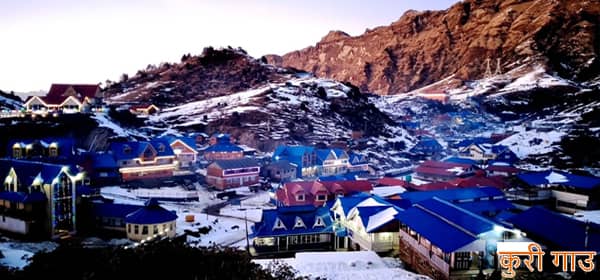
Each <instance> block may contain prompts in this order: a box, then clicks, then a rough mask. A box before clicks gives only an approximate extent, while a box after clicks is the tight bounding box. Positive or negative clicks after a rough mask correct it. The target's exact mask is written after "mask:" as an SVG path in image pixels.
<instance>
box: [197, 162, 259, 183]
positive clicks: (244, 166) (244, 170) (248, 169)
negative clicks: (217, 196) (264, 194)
mask: <svg viewBox="0 0 600 280" xmlns="http://www.w3.org/2000/svg"><path fill="white" fill-rule="evenodd" d="M259 173H260V164H258V162H257V161H256V160H254V159H251V158H241V159H232V160H216V161H214V162H213V163H211V164H209V165H208V167H207V168H206V183H208V185H209V186H212V187H215V188H217V189H220V190H224V189H227V188H236V187H244V186H252V185H257V184H258V183H259V180H258V179H259V178H258V177H259V176H258V175H259Z"/></svg>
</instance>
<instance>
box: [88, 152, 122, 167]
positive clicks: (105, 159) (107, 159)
mask: <svg viewBox="0 0 600 280" xmlns="http://www.w3.org/2000/svg"><path fill="white" fill-rule="evenodd" d="M92 165H93V167H94V168H117V167H118V165H117V162H116V161H115V158H114V157H113V155H112V154H109V153H101V154H100V153H94V154H93V155H92Z"/></svg>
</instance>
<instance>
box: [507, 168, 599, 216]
mask: <svg viewBox="0 0 600 280" xmlns="http://www.w3.org/2000/svg"><path fill="white" fill-rule="evenodd" d="M517 178H518V179H519V180H520V181H521V182H522V183H524V185H525V187H524V188H522V189H518V190H515V191H510V192H508V196H509V197H511V198H512V199H514V200H516V201H517V202H518V203H520V204H533V203H531V202H542V201H546V202H548V203H554V205H550V206H553V207H554V208H556V210H558V211H560V212H565V213H569V214H573V213H575V212H577V211H581V210H598V209H600V202H599V201H600V178H598V177H591V176H581V175H575V174H570V173H566V172H562V171H558V170H548V171H542V172H527V173H521V174H518V175H517ZM535 204H539V203H535Z"/></svg>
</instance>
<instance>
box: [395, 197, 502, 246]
mask: <svg viewBox="0 0 600 280" xmlns="http://www.w3.org/2000/svg"><path fill="white" fill-rule="evenodd" d="M396 218H397V219H398V220H400V221H401V222H402V223H404V224H406V225H408V226H409V227H410V228H411V229H413V230H414V231H416V232H417V233H419V234H421V235H423V236H424V237H425V238H427V240H429V241H431V243H432V244H433V245H435V246H437V247H439V248H440V249H442V251H444V252H446V253H451V252H454V251H456V250H458V249H460V248H461V247H464V246H465V245H468V244H470V243H472V242H473V241H475V240H477V239H478V237H477V236H478V235H479V234H482V233H485V232H488V231H490V230H493V229H494V226H496V225H497V224H495V223H494V222H492V221H490V220H488V219H485V218H483V217H481V216H479V215H476V214H474V213H471V212H469V211H467V210H465V209H462V208H460V207H458V206H456V205H454V204H452V203H449V202H447V201H444V200H442V199H439V198H436V197H434V198H432V199H428V200H424V201H421V202H419V203H418V204H415V205H413V206H412V207H410V208H408V209H406V210H405V211H402V212H399V213H398V214H397V215H396ZM449 236H451V237H452V238H448V237H449Z"/></svg>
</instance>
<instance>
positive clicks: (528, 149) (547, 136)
mask: <svg viewBox="0 0 600 280" xmlns="http://www.w3.org/2000/svg"><path fill="white" fill-rule="evenodd" d="M564 135H565V133H564V132H560V131H549V132H542V131H537V130H529V131H521V132H519V133H517V134H514V135H512V136H510V137H508V138H506V139H504V140H502V141H500V142H499V143H497V144H498V145H504V146H508V147H509V148H510V150H511V151H513V152H514V153H515V154H516V155H517V156H518V157H519V158H520V159H524V158H526V157H528V156H530V155H540V154H545V153H550V152H552V151H553V150H554V146H555V145H556V144H557V142H559V141H560V139H561V138H562V137H563V136H564Z"/></svg>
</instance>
